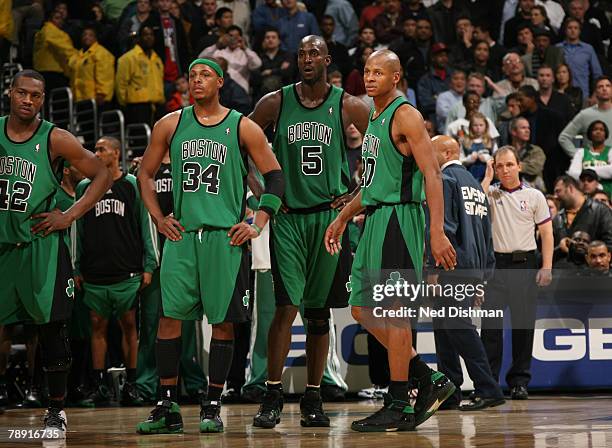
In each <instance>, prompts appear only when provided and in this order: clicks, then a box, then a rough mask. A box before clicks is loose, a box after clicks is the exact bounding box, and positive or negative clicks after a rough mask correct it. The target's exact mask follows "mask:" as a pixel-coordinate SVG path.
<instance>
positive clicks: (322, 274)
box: [270, 209, 352, 318]
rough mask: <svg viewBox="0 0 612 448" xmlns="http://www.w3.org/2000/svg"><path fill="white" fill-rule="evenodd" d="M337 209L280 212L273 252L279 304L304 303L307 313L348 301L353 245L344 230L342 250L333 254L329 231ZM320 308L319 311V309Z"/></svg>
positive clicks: (273, 240)
mask: <svg viewBox="0 0 612 448" xmlns="http://www.w3.org/2000/svg"><path fill="white" fill-rule="evenodd" d="M336 216H338V211H336V210H331V209H330V210H324V211H321V212H315V213H308V214H297V213H279V214H278V215H276V217H275V219H274V222H273V224H272V237H271V238H270V254H271V258H272V275H273V278H274V295H275V298H276V305H277V306H282V305H294V306H299V305H300V304H303V305H304V309H305V316H306V317H309V316H312V317H313V318H315V317H317V316H315V315H313V313H314V314H316V313H318V312H320V311H321V310H325V312H326V313H329V308H344V307H346V306H347V305H348V289H347V282H348V275H349V273H350V269H351V258H352V257H351V247H350V241H349V236H348V232H345V233H344V237H343V240H342V250H341V252H340V253H339V254H336V255H333V256H332V255H330V254H329V253H328V252H327V250H326V249H325V242H324V237H325V231H326V230H327V227H328V226H329V224H330V223H331V222H332V221H333V220H334V219H335V218H336ZM315 310H319V311H315Z"/></svg>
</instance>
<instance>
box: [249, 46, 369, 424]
mask: <svg viewBox="0 0 612 448" xmlns="http://www.w3.org/2000/svg"><path fill="white" fill-rule="evenodd" d="M330 63H331V57H330V56H329V54H328V49H327V44H326V43H325V40H324V39H323V38H321V37H319V36H306V37H305V38H304V39H302V41H301V43H300V47H299V50H298V68H299V70H300V76H301V79H302V81H301V82H299V83H297V84H291V85H288V86H285V87H283V88H282V89H281V90H278V91H276V92H272V93H270V94H268V95H266V96H264V97H263V98H262V99H261V100H260V101H259V103H258V104H257V105H256V106H255V110H254V111H253V113H252V114H251V118H252V119H253V120H254V121H255V122H256V123H257V124H259V125H260V126H261V127H262V128H263V129H265V128H267V127H268V126H274V130H275V136H274V141H273V144H272V148H273V151H274V153H275V154H276V157H277V158H278V161H279V163H280V165H281V167H282V169H283V175H284V177H285V182H286V187H285V201H284V205H285V207H286V210H285V211H286V213H282V214H280V215H278V216H277V217H276V218H275V220H274V221H273V223H272V228H271V230H272V235H271V238H270V249H271V250H270V253H271V257H272V273H273V276H274V293H275V299H276V309H275V314H274V319H273V320H272V324H271V325H270V332H269V335H270V336H269V338H268V381H267V382H266V389H267V390H266V393H265V395H264V398H263V402H262V404H261V407H260V408H259V411H258V413H257V415H256V416H255V418H254V419H253V425H254V426H257V427H260V428H273V427H274V426H275V425H276V424H277V423H279V422H280V413H281V411H282V408H283V390H282V384H281V375H282V372H283V367H284V364H285V360H286V358H287V355H288V353H289V346H290V343H291V326H292V324H293V321H294V320H295V317H296V314H297V312H298V307H299V306H300V304H302V305H303V306H304V320H305V327H306V359H307V361H306V362H307V364H306V366H307V384H306V390H305V393H304V396H303V398H302V400H301V401H300V410H301V414H302V416H301V420H300V423H301V425H302V426H329V418H328V417H327V415H325V413H324V412H323V406H322V400H321V394H320V384H321V378H322V376H323V371H324V369H325V365H326V360H327V353H328V347H329V318H330V308H343V307H346V306H347V304H348V292H347V290H346V282H347V281H348V274H349V271H350V263H351V253H350V247H349V244H348V241H347V244H346V245H345V247H346V250H344V251H343V252H342V253H341V254H339V255H334V256H330V255H329V254H328V253H327V252H326V251H325V246H324V244H323V235H324V232H325V229H326V228H327V226H328V225H329V224H330V223H331V222H332V221H333V219H334V218H335V217H336V216H337V215H338V209H341V208H342V206H344V204H345V203H346V202H348V200H350V196H349V194H348V184H349V179H350V173H349V168H348V162H347V155H346V154H347V148H346V144H345V132H344V130H345V129H346V128H348V127H349V126H350V125H351V123H353V124H355V126H356V127H357V129H358V130H359V131H360V132H365V129H366V127H367V120H368V107H367V106H366V105H365V103H363V102H362V101H361V100H359V99H358V98H355V97H353V96H351V95H348V94H346V93H345V92H344V91H343V90H342V89H340V88H338V87H334V86H331V85H330V84H328V83H327V67H328V66H329V64H330Z"/></svg>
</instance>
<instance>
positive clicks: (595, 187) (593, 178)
mask: <svg viewBox="0 0 612 448" xmlns="http://www.w3.org/2000/svg"><path fill="white" fill-rule="evenodd" d="M576 154H577V153H576ZM568 171H569V170H568ZM568 174H569V173H568ZM572 177H573V176H572ZM578 180H579V181H580V190H582V192H583V193H584V194H586V195H587V196H593V194H595V193H596V192H598V191H603V187H602V186H601V184H600V183H599V175H598V174H597V173H596V172H595V170H593V169H592V168H585V169H583V170H582V172H581V173H580V176H579V177H578Z"/></svg>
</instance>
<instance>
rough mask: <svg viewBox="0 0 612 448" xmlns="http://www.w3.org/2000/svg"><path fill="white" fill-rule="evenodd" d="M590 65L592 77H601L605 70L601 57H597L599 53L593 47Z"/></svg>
mask: <svg viewBox="0 0 612 448" xmlns="http://www.w3.org/2000/svg"><path fill="white" fill-rule="evenodd" d="M589 53H590V54H589V58H590V59H589V65H590V66H591V74H592V75H593V76H592V79H597V78H599V77H600V76H601V75H602V74H603V72H602V71H601V65H600V64H599V59H597V55H596V54H595V50H593V47H591V48H589Z"/></svg>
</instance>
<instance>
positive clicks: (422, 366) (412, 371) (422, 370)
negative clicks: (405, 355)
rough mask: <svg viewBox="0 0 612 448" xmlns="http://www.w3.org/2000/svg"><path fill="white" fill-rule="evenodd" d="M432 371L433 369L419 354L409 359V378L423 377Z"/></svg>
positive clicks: (428, 375) (429, 374)
mask: <svg viewBox="0 0 612 448" xmlns="http://www.w3.org/2000/svg"><path fill="white" fill-rule="evenodd" d="M432 373H434V370H432V369H431V368H430V367H429V366H428V365H427V364H426V363H425V361H423V360H422V359H421V357H420V356H419V355H416V356H415V357H414V358H412V359H411V360H410V367H409V368H408V378H410V379H411V380H413V379H414V380H419V379H421V378H423V377H430V376H431V374H432Z"/></svg>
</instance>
